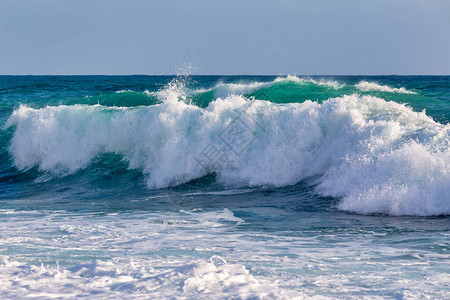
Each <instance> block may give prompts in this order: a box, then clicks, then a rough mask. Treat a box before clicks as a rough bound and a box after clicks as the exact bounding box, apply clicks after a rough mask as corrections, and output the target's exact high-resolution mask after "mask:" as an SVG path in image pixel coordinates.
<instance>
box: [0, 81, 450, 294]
mask: <svg viewBox="0 0 450 300" xmlns="http://www.w3.org/2000/svg"><path fill="white" fill-rule="evenodd" d="M0 88H1V89H0V92H1V94H0V95H1V96H2V106H1V118H2V123H1V126H2V129H3V130H2V136H1V141H2V152H1V153H0V155H1V161H0V163H1V170H2V175H1V177H0V180H1V185H0V188H1V190H0V198H1V199H0V219H1V222H2V233H1V235H0V251H1V253H0V256H1V259H2V260H1V263H0V265H1V267H0V269H1V270H0V278H1V281H2V284H1V285H0V295H2V296H3V297H16V296H25V295H28V296H30V295H31V296H34V297H41V298H55V297H57V298H70V297H87V298H89V297H92V295H97V294H100V295H102V296H103V297H105V298H110V297H119V298H140V297H163V298H164V297H181V298H205V299H206V298H211V297H230V298H244V299H245V298H255V297H256V298H269V299H273V298H276V299H278V298H296V297H297V298H305V297H306V298H309V297H325V298H327V297H331V298H336V297H337V298H361V297H369V298H386V297H388V298H410V297H411V298H421V297H431V298H447V297H448V296H450V280H449V276H448V273H449V272H450V269H449V268H448V259H449V247H450V244H449V239H448V238H449V231H448V230H449V228H450V219H449V215H450V196H449V195H450V150H449V146H450V137H449V133H450V123H449V120H450V99H449V97H448V95H449V92H450V85H449V79H448V77H445V76H444V77H442V76H441V77H438V76H434V77H395V76H388V77H367V76H366V77H364V76H361V77H357V76H354V77H345V76H343V77H339V76H335V77H332V78H330V77H297V76H283V77H276V76H272V77H248V76H247V77H246V76H231V77H219V76H217V77H214V76H198V77H195V76H194V77H189V76H178V77H170V76H166V77H163V76H161V77H152V76H130V77H101V76H100V77H96V76H94V77H91V76H85V77H84V76H82V77H70V76H69V77H58V76H56V77H45V76H44V77H16V78H12V77H8V76H5V77H0ZM424 278H426V280H424Z"/></svg>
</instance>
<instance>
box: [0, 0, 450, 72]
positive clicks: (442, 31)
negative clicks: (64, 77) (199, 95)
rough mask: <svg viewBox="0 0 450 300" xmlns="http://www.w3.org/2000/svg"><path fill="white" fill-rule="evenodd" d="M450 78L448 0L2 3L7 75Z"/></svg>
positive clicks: (0, 62) (0, 42) (0, 67)
mask: <svg viewBox="0 0 450 300" xmlns="http://www.w3.org/2000/svg"><path fill="white" fill-rule="evenodd" d="M186 63H193V64H194V65H195V69H196V73H197V74H310V75H313V74H450V1H448V0H441V1H440V0H423V1H416V0H404V1H402V0H395V1H394V0H389V1H388V0H374V1H361V0H351V1H350V0H348V1H347V0H341V1H337V0H327V1H325V0H314V1H312V0H311V1H303V0H296V1H294V0H272V1H267V0H259V1H250V0H227V1H222V0H190V1H187V0H161V1H148V0H147V1H144V0H76V1H72V0H0V74H174V73H176V72H177V68H176V67H177V66H179V65H183V64H186Z"/></svg>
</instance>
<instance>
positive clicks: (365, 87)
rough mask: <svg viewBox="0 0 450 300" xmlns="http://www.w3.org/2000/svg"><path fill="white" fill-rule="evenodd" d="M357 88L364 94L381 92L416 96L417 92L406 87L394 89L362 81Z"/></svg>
mask: <svg viewBox="0 0 450 300" xmlns="http://www.w3.org/2000/svg"><path fill="white" fill-rule="evenodd" d="M355 87H356V88H357V89H359V90H361V91H364V92H368V91H380V92H388V93H401V94H416V92H413V91H409V90H407V89H405V88H404V87H401V88H393V87H390V86H387V85H381V84H377V83H375V82H367V81H361V82H360V83H358V84H356V85H355Z"/></svg>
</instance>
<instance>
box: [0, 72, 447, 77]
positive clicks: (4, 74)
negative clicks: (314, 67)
mask: <svg viewBox="0 0 450 300" xmlns="http://www.w3.org/2000/svg"><path fill="white" fill-rule="evenodd" d="M0 76H450V74H138V73H137V74H0Z"/></svg>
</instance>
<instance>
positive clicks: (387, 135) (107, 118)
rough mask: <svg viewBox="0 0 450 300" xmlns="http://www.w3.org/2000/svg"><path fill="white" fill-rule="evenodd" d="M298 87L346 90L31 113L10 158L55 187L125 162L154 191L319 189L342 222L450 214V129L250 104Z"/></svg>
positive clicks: (20, 115)
mask: <svg viewBox="0 0 450 300" xmlns="http://www.w3.org/2000/svg"><path fill="white" fill-rule="evenodd" d="M293 81H296V82H298V83H299V84H313V85H315V86H316V87H317V86H318V87H319V88H320V87H324V88H327V89H332V90H339V89H342V88H343V87H342V86H341V85H339V84H337V83H333V82H317V81H313V80H304V79H298V78H296V77H290V78H284V79H277V80H275V81H273V82H269V83H254V84H252V85H239V84H221V85H220V84H219V85H217V86H216V87H215V88H214V93H215V94H217V95H215V96H214V97H215V98H214V100H212V101H210V102H209V103H208V105H205V107H202V106H198V105H195V104H193V103H192V102H190V101H188V97H187V96H186V93H185V92H184V91H183V90H182V88H181V87H180V85H177V84H173V85H171V86H169V87H168V88H167V89H165V90H162V91H160V92H158V93H157V94H156V95H154V96H155V97H157V99H158V101H154V102H153V103H152V104H151V105H140V106H135V107H124V106H121V107H118V106H112V107H111V106H105V105H100V104H97V105H60V106H49V107H45V108H41V109H34V108H31V107H28V106H25V105H22V106H20V107H19V108H18V109H16V110H15V111H14V112H13V114H12V115H11V116H10V118H9V120H8V121H7V123H6V125H5V129H7V128H14V129H15V130H14V132H13V136H12V139H11V144H10V147H9V151H10V153H11V155H12V157H13V160H14V165H15V166H16V167H17V168H18V169H20V170H23V171H25V170H28V169H31V168H34V167H37V168H38V169H39V170H40V171H42V172H45V173H47V174H51V175H53V176H56V177H61V176H65V175H68V174H74V173H76V172H78V171H79V170H82V169H84V168H87V167H88V166H89V165H90V164H91V163H92V161H93V160H94V159H95V158H96V157H98V156H99V155H101V154H103V153H114V154H118V155H121V157H122V158H123V160H124V161H125V162H126V163H127V164H128V166H129V168H130V169H138V170H141V171H142V173H143V174H145V176H146V183H147V186H148V188H150V189H155V188H164V187H167V186H171V185H177V184H181V183H184V182H188V181H190V180H192V179H195V178H200V177H203V176H205V175H207V174H211V173H215V174H216V175H217V178H216V180H217V181H219V182H220V183H222V184H224V185H230V186H238V187H245V186H256V187H258V186H259V187H266V186H269V187H270V186H272V187H283V186H288V185H293V184H296V183H298V182H301V181H303V180H307V179H309V180H310V179H311V178H314V179H313V180H310V181H311V182H312V183H311V184H314V185H315V191H316V192H317V193H318V194H320V195H323V196H331V197H335V198H338V199H340V202H339V204H338V208H339V209H342V210H347V211H353V212H358V213H384V214H392V215H440V214H450V199H449V198H448V195H449V194H450V150H449V144H450V139H449V131H450V125H448V124H447V125H443V124H440V123H438V122H435V121H434V120H433V119H432V118H430V117H428V116H427V115H426V114H425V112H415V111H413V110H412V109H411V108H409V107H407V106H405V105H402V104H399V103H395V102H390V101H386V100H383V99H381V98H377V97H374V96H370V95H358V94H352V95H343V96H339V97H334V98H330V99H328V100H323V101H311V100H305V101H301V102H300V103H285V104H279V103H277V101H273V100H271V101H265V100H258V97H257V95H256V96H253V97H250V98H249V97H247V96H245V95H246V94H249V93H252V92H255V91H260V90H262V89H264V88H270V87H273V86H274V85H276V84H280V83H286V82H288V83H291V82H293ZM367 86H370V87H371V88H373V85H372V84H368V83H366V82H361V83H359V84H358V85H357V86H356V87H358V88H361V89H363V88H364V89H365V88H366V87H367ZM381 87H382V89H385V87H383V86H381ZM392 91H393V92H400V93H402V92H404V91H406V90H402V89H392ZM209 92H211V90H210V91H209ZM127 93H131V92H130V91H123V92H120V93H117V94H118V95H126V94H127ZM146 97H147V96H146ZM111 168H114V166H111Z"/></svg>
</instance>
